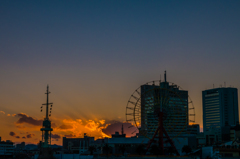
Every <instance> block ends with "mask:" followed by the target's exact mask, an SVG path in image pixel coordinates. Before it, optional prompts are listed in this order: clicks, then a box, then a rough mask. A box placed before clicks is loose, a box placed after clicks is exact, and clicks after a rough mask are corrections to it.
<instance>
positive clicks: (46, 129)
mask: <svg viewBox="0 0 240 159" xmlns="http://www.w3.org/2000/svg"><path fill="white" fill-rule="evenodd" d="M45 94H47V102H46V103H44V104H43V105H46V117H45V118H44V121H43V127H42V128H41V129H40V130H41V131H42V147H43V148H47V147H50V145H51V131H53V129H52V128H51V121H50V120H49V116H51V110H52V104H53V103H49V101H48V100H49V94H50V92H49V86H48V85H47V92H46V93H45ZM49 105H51V108H50V113H48V111H49V108H48V106H49ZM41 108H42V107H41ZM41 111H42V110H41Z"/></svg>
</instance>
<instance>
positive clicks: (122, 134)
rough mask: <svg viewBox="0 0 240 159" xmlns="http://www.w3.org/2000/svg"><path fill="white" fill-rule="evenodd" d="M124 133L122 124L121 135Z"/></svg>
mask: <svg viewBox="0 0 240 159" xmlns="http://www.w3.org/2000/svg"><path fill="white" fill-rule="evenodd" d="M123 133H124V131H123V124H122V135H123Z"/></svg>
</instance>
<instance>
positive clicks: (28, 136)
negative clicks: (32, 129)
mask: <svg viewBox="0 0 240 159" xmlns="http://www.w3.org/2000/svg"><path fill="white" fill-rule="evenodd" d="M33 136H35V134H27V136H26V137H27V138H32V137H33Z"/></svg>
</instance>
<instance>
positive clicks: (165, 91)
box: [140, 71, 188, 137]
mask: <svg viewBox="0 0 240 159" xmlns="http://www.w3.org/2000/svg"><path fill="white" fill-rule="evenodd" d="M160 110H161V111H162V112H163V125H164V128H165V130H166V131H167V133H168V135H169V136H170V137H171V136H177V135H178V134H180V133H186V132H187V126H188V91H185V90H180V89H179V87H178V86H177V85H174V84H170V83H169V82H167V79H166V71H165V74H164V81H163V82H161V81H160V82H159V85H156V84H155V83H153V84H151V85H149V84H145V85H142V86H141V129H140V134H147V136H148V137H152V136H153V135H154V133H155V130H156V129H157V127H158V112H159V111H160Z"/></svg>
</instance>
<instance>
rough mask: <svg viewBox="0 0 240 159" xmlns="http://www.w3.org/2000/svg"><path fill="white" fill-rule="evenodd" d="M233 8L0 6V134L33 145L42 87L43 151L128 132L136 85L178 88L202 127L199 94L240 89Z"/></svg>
mask: <svg viewBox="0 0 240 159" xmlns="http://www.w3.org/2000/svg"><path fill="white" fill-rule="evenodd" d="M239 7H240V1H238V0H232V1H222V0H213V1H190V0H189V1H177V0H175V1H172V0H168V1H161V0H152V1H143V0H131V1H123V0H116V1H110V0H108V1H107V0H101V1H94V0H92V1H54V0H52V1H47V0H43V1H25V0H23V1H17V0H15V1H13V0H10V1H1V2H0V20H1V23H0V73H1V78H0V120H1V122H0V126H1V127H2V128H3V129H1V133H0V136H1V137H2V140H12V141H13V142H15V143H18V142H22V141H25V142H26V143H34V144H36V143H38V142H39V141H40V140H41V132H40V128H41V122H42V120H43V118H44V115H45V114H44V111H43V112H42V113H41V112H40V107H41V105H42V104H43V103H45V102H46V95H45V94H44V93H45V92H46V87H47V85H49V89H50V92H51V94H50V102H53V110H52V116H51V117H50V119H51V121H52V126H53V129H54V131H53V136H52V138H53V141H52V143H53V144H59V145H61V144H62V137H64V136H66V137H80V136H83V134H84V133H87V135H90V136H94V137H96V138H101V137H108V136H110V135H111V134H112V133H114V132H115V131H121V126H122V124H123V125H124V131H125V132H126V133H127V136H131V134H132V133H131V132H133V131H134V130H133V128H128V127H129V126H130V125H131V124H127V123H125V121H126V117H125V113H126V106H127V102H128V99H129V98H130V96H131V94H132V93H133V92H134V90H136V89H137V88H138V87H139V86H140V85H142V84H144V83H146V82H149V81H153V80H159V79H160V75H161V77H163V74H164V71H165V70H166V71H167V80H168V81H169V82H173V83H175V84H177V85H178V86H180V87H181V88H182V89H184V90H188V93H189V96H190V97H191V99H192V101H193V104H194V107H195V122H196V123H197V124H200V126H201V127H202V91H203V90H205V89H210V88H213V85H214V87H215V88H216V87H220V86H221V85H222V86H224V82H225V83H226V86H227V87H230V86H231V87H236V88H238V89H240V82H239V79H240V74H239V68H240V63H239V59H240V45H239V42H240V31H239V28H240V21H239V15H240V10H239Z"/></svg>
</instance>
